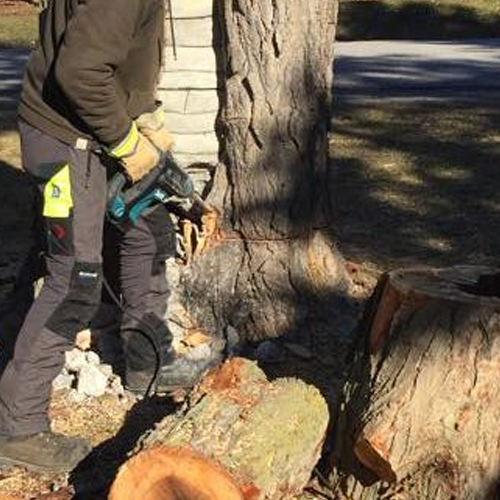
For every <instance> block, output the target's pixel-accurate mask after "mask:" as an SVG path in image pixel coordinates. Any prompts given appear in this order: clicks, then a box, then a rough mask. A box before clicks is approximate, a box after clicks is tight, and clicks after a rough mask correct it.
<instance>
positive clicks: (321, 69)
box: [182, 0, 348, 340]
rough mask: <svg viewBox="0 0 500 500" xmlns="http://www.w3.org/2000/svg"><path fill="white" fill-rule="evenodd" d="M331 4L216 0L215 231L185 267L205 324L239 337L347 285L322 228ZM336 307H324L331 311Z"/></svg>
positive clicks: (287, 319)
mask: <svg viewBox="0 0 500 500" xmlns="http://www.w3.org/2000/svg"><path fill="white" fill-rule="evenodd" d="M337 7H338V5H337V1H336V0H328V1H325V0H311V1H308V2H304V1H303V0H216V1H215V12H214V16H215V19H216V20H217V21H218V26H217V28H216V30H215V35H214V36H215V44H216V45H217V47H221V48H220V49H219V50H218V72H219V77H220V78H221V79H222V87H223V91H222V92H221V96H220V98H221V102H222V109H221V111H220V116H219V120H218V126H217V128H218V135H219V138H220V140H221V147H222V151H223V153H222V159H223V165H220V166H219V167H218V169H217V172H216V175H215V179H214V184H213V187H212V192H211V195H210V198H209V201H211V202H212V203H213V204H215V206H217V207H218V208H219V209H220V211H221V213H222V214H223V215H222V221H221V222H222V234H221V238H220V239H219V243H218V245H217V246H216V247H215V248H212V250H211V251H210V252H208V253H207V254H205V255H203V256H202V257H201V258H199V259H197V260H196V261H195V263H194V264H193V265H192V266H191V267H190V269H188V270H187V272H185V273H184V276H183V286H182V290H183V293H184V296H183V297H182V299H183V300H182V301H183V303H184V306H185V307H186V309H187V310H188V313H189V315H190V317H192V318H194V319H195V321H196V323H197V324H198V325H199V326H201V327H202V328H203V329H204V330H208V331H210V332H211V333H212V334H215V335H217V334H219V335H220V334H221V333H223V332H224V331H225V329H226V328H227V327H228V326H232V327H234V328H236V330H238V332H239V333H240V335H242V336H243V337H244V338H245V339H252V340H262V339H264V338H269V337H277V336H280V335H283V334H286V333H293V332H294V331H297V329H298V328H299V327H301V326H302V325H303V324H304V323H305V322H306V321H310V320H311V318H313V317H314V318H315V319H318V318H319V317H322V315H325V311H327V312H328V313H329V315H330V317H331V314H332V311H335V310H337V307H338V303H337V302H336V301H335V299H336V298H338V297H339V296H342V295H343V294H344V292H345V291H346V289H347V287H348V284H347V283H348V279H347V276H346V273H345V271H344V265H343V261H342V259H341V257H340V255H339V253H338V252H337V250H336V248H335V245H334V244H333V243H332V239H331V235H330V234H329V232H328V231H327V229H326V227H327V224H328V214H329V204H328V192H327V183H326V168H327V153H328V147H327V146H328V140H327V139H328V137H327V132H328V123H329V119H330V112H331V86H332V63H333V46H334V36H335V25H336V18H337ZM333 314H334V312H333Z"/></svg>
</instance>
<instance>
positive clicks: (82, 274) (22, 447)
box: [0, 0, 204, 472]
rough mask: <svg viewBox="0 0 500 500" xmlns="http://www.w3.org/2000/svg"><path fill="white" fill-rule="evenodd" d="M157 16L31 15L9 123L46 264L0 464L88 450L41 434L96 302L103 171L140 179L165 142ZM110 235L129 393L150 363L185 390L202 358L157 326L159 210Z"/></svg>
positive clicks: (1, 400)
mask: <svg viewBox="0 0 500 500" xmlns="http://www.w3.org/2000/svg"><path fill="white" fill-rule="evenodd" d="M163 25H164V6H163V0H51V1H49V4H48V6H47V8H46V9H45V10H44V11H43V13H42V15H41V21H40V28H41V30H40V45H39V47H38V48H37V49H36V51H35V52H34V53H33V55H32V57H31V59H30V61H29V63H28V67H27V70H26V74H25V78H24V83H23V90H22V95H21V101H20V107H19V117H20V124H19V126H20V133H21V145H22V160H23V166H24V169H25V170H26V171H27V172H28V173H29V174H31V175H32V176H33V177H34V178H35V179H36V180H37V182H38V183H39V185H40V188H41V193H42V198H43V203H42V204H43V207H42V215H43V227H44V231H45V233H46V244H47V249H46V253H45V265H46V270H47V271H46V276H45V281H44V285H43V288H42V290H41V293H40V295H39V296H38V298H37V299H36V301H35V302H34V303H33V305H32V307H31V309H30V310H29V313H28V315H27V317H26V319H25V321H24V324H23V326H22V328H21V331H20V333H19V336H18V339H17V343H16V346H15V352H14V355H13V358H12V359H11V360H10V361H9V363H8V365H7V367H6V369H5V371H4V373H3V375H2V378H1V380H0V465H22V466H26V467H28V468H30V469H33V470H48V471H55V472H56V471H67V470H71V469H72V468H73V467H74V466H75V465H76V464H77V463H78V462H79V461H80V460H81V459H82V458H83V457H84V456H85V455H86V454H87V453H88V451H89V446H88V443H86V442H85V441H84V440H82V439H79V438H70V437H65V436H62V435H58V434H55V433H53V432H51V430H50V423H49V420H48V405H49V399H50V392H51V383H52V380H53V379H54V378H55V377H56V376H57V374H58V373H59V372H60V370H61V368H62V366H63V364H64V353H65V351H67V350H68V349H71V348H72V346H73V343H74V340H75V337H76V334H77V332H79V331H81V330H82V329H84V328H86V327H87V326H88V324H89V322H90V321H91V319H92V317H93V316H94V314H95V312H96V308H97V306H98V305H99V302H100V295H101V284H102V281H103V264H102V257H101V253H102V240H103V227H104V214H105V205H106V179H107V176H109V175H110V173H112V172H113V169H116V168H119V169H123V171H124V172H125V173H126V175H127V176H128V178H129V180H130V182H136V181H138V180H139V179H141V178H142V177H143V176H144V175H145V174H147V173H148V172H149V171H150V170H151V169H153V168H154V167H155V166H156V165H157V164H158V161H159V151H161V150H163V151H167V150H169V149H170V147H171V145H172V140H171V137H170V135H169V133H168V132H167V130H166V129H165V127H164V123H163V119H162V115H161V112H159V111H158V110H157V104H156V102H155V85H156V82H157V78H158V74H159V71H160V67H161V63H162V57H163V54H162V51H163ZM116 239H118V240H119V241H117V242H116V246H117V248H118V250H119V254H120V282H121V293H122V300H123V304H124V309H125V313H124V318H123V324H122V337H123V340H124V348H125V360H126V384H127V386H128V388H129V389H131V390H134V391H146V390H147V388H148V386H149V385H150V383H151V381H152V379H153V377H154V375H155V373H156V370H155V367H156V366H158V361H159V366H160V367H161V368H160V370H159V373H157V379H156V386H155V389H156V390H157V391H158V392H163V391H168V390H172V389H175V388H178V387H190V386H192V385H193V384H194V382H195V380H196V378H197V377H198V376H199V375H200V373H201V371H202V369H203V368H204V367H202V366H198V365H196V366H192V365H191V364H189V363H188V362H186V361H184V360H183V359H177V358H175V356H174V354H173V352H172V350H171V335H170V332H169V331H168V328H167V327H166V325H165V324H164V321H163V317H164V314H165V307H166V298H167V293H168V290H167V284H166V279H165V259H166V257H167V256H168V255H172V253H173V252H174V241H175V235H174V230H173V227H172V222H171V220H170V219H169V216H168V214H167V212H166V210H165V208H164V207H163V206H162V205H158V206H156V207H154V208H153V209H151V210H149V212H148V213H146V214H145V215H144V216H143V217H142V218H141V219H140V220H139V221H138V223H137V224H136V225H135V226H128V227H125V228H123V230H122V232H120V234H119V238H116Z"/></svg>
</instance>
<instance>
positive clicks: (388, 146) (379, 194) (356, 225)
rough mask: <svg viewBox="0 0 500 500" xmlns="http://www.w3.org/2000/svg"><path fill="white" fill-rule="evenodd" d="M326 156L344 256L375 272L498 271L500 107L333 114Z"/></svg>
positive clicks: (438, 105)
mask: <svg viewBox="0 0 500 500" xmlns="http://www.w3.org/2000/svg"><path fill="white" fill-rule="evenodd" d="M331 155H332V157H333V161H332V167H331V186H332V187H331V192H332V200H333V204H334V206H335V220H334V223H333V227H334V229H335V233H336V237H337V239H338V241H339V243H340V247H341V250H342V251H343V252H344V253H345V255H346V256H347V257H348V258H350V259H352V260H355V261H360V262H364V263H366V264H367V265H368V266H371V267H374V268H378V269H384V268H393V267H398V266H403V265H413V264H417V265H420V264H423V265H438V266H439V265H444V266H447V265H454V264H465V263H469V264H498V255H499V254H500V191H499V190H498V186H499V185H500V169H499V168H498V165H499V164H500V104H499V102H498V99H496V100H495V99H492V100H491V102H481V103H479V102H478V103H472V102H469V103H463V104H460V103H443V102H432V101H422V102H419V103H412V104H409V103H404V102H399V103H396V102H387V101H386V102H383V101H380V100H379V101H373V102H371V103H365V104H358V105H355V104H351V105H344V106H337V108H336V109H335V112H334V119H333V135H332V140H331Z"/></svg>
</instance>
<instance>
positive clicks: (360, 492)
mask: <svg viewBox="0 0 500 500" xmlns="http://www.w3.org/2000/svg"><path fill="white" fill-rule="evenodd" d="M363 335H364V337H363V338H362V339H360V343H359V346H358V351H357V353H356V356H355V362H354V365H353V368H352V371H351V373H350V376H349V380H348V383H347V385H346V389H345V404H344V408H343V411H342V414H341V416H340V419H339V423H338V431H337V435H338V442H337V448H336V450H335V455H334V460H333V461H334V465H336V466H337V470H335V472H334V473H333V475H332V481H333V483H334V484H335V485H336V487H337V489H338V490H339V491H341V492H342V493H344V494H346V495H348V496H349V498H352V499H354V500H359V499H363V500H364V499H372V498H373V499H375V498H384V499H386V498H387V499H396V498H397V499H401V500H404V499H424V498H426V499H427V498H429V499H430V498H432V499H438V500H439V499H443V500H444V499H447V500H450V499H456V500H469V499H470V500H473V499H474V500H479V499H481V500H482V499H490V498H496V496H495V495H496V487H497V483H498V481H499V477H500V431H499V430H498V421H499V420H500V384H498V377H499V375H500V270H498V269H491V268H484V267H472V266H462V267H454V268H449V269H442V270H436V269H413V270H403V271H396V272H392V273H390V274H388V275H385V276H384V277H383V278H382V279H381V280H380V282H379V285H378V287H377V290H376V292H375V294H374V296H373V297H372V300H371V301H370V304H369V306H368V308H367V310H366V315H365V322H364V325H363Z"/></svg>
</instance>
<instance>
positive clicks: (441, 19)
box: [338, 0, 500, 40]
mask: <svg viewBox="0 0 500 500" xmlns="http://www.w3.org/2000/svg"><path fill="white" fill-rule="evenodd" d="M497 37H500V0H343V1H342V2H341V9H340V20H339V28H338V38H339V39H340V40H372V39H437V40H443V39H444V40H446V39H454V38H458V39H463V38H497Z"/></svg>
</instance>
